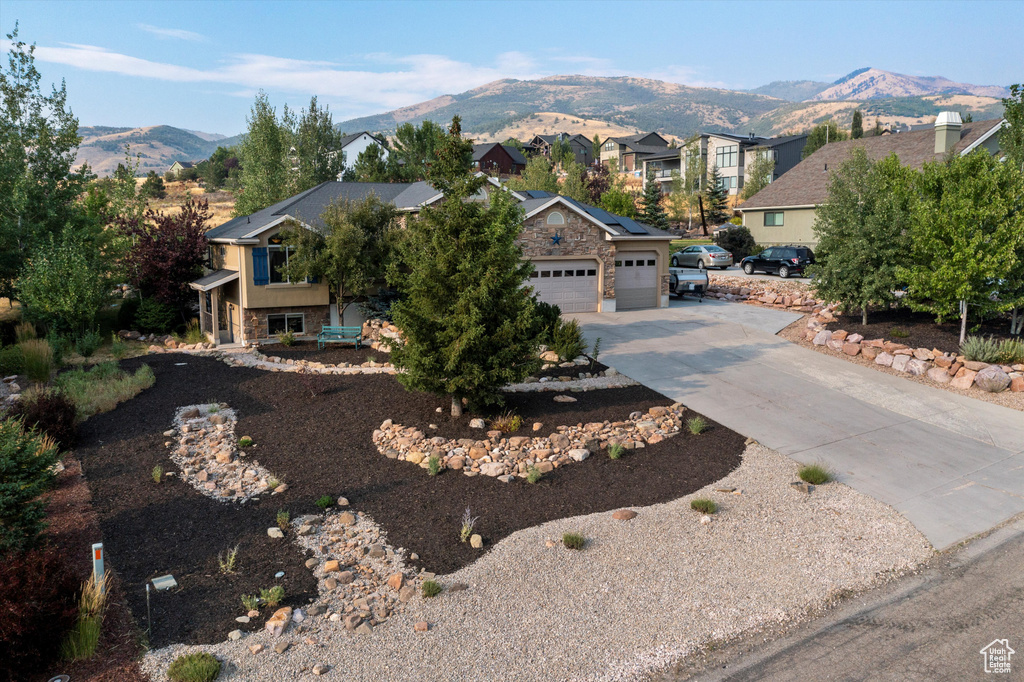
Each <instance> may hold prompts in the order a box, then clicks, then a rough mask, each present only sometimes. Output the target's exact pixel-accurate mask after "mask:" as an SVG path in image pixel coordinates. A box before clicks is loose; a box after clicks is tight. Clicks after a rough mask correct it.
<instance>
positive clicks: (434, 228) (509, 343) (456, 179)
mask: <svg viewBox="0 0 1024 682" xmlns="http://www.w3.org/2000/svg"><path fill="white" fill-rule="evenodd" d="M472 148H473V147H472V144H471V143H470V142H468V141H466V140H464V139H463V138H462V128H461V125H460V122H459V118H458V116H456V117H454V118H453V119H452V125H451V127H450V128H449V131H448V135H447V136H446V137H445V139H444V142H443V144H442V145H441V147H440V148H439V149H438V150H437V156H436V159H435V161H434V163H433V164H432V165H431V167H430V172H429V176H428V180H429V181H430V182H431V184H432V185H433V186H434V187H435V188H437V189H438V190H440V191H441V192H442V193H443V194H444V200H443V201H441V202H438V203H436V204H434V205H431V206H427V207H425V208H424V209H423V212H422V214H421V215H420V217H419V219H416V220H411V221H410V222H409V225H408V227H407V229H406V232H407V234H406V236H405V238H404V239H403V241H402V249H403V251H404V254H403V255H404V262H405V264H406V267H407V268H408V272H406V273H402V275H401V276H400V277H395V283H396V284H397V285H398V286H399V288H400V289H401V291H402V292H403V293H404V294H405V297H404V298H402V299H400V300H399V301H397V302H396V303H395V304H394V306H393V307H392V311H393V318H394V322H395V324H396V325H398V327H399V328H400V329H401V330H402V334H403V339H402V341H401V342H399V343H397V344H396V345H395V346H394V348H393V351H392V354H391V358H392V361H393V362H394V364H395V366H396V367H398V368H399V369H400V371H399V373H398V374H397V375H396V376H397V379H398V380H399V381H400V382H401V383H402V385H404V386H405V387H406V388H407V389H409V390H417V391H428V392H430V393H434V394H437V395H442V396H448V397H450V398H451V412H452V416H460V415H461V414H462V400H463V398H465V399H467V401H468V402H470V404H471V405H474V406H479V405H483V404H488V403H496V402H500V401H501V388H502V387H503V386H505V385H507V384H510V383H515V382H518V381H522V380H523V379H525V378H526V377H527V376H528V375H529V373H530V371H531V370H532V369H534V368H535V367H536V360H535V358H536V352H537V344H538V341H537V337H538V333H539V331H540V330H539V325H538V323H537V321H536V316H535V312H534V302H533V299H532V298H530V297H529V296H528V295H527V294H526V292H525V291H524V290H523V286H524V285H525V284H526V282H527V279H528V277H529V275H530V272H531V271H532V269H533V265H532V264H530V263H529V261H525V260H523V258H522V250H521V249H520V247H519V246H518V244H517V243H516V238H517V237H518V236H519V232H520V230H521V229H522V211H521V209H520V208H519V206H518V205H517V204H516V202H515V201H514V200H513V199H512V197H511V196H510V195H509V194H508V193H507V192H502V191H495V192H492V193H491V201H490V202H489V203H488V204H484V203H481V202H478V201H471V198H472V197H474V196H475V195H476V194H477V193H478V192H479V191H480V190H481V189H482V188H483V186H484V183H485V182H486V179H485V178H482V177H479V178H478V177H476V176H474V175H473V173H472V172H471V171H470V165H469V162H468V158H469V156H470V154H471V153H472Z"/></svg>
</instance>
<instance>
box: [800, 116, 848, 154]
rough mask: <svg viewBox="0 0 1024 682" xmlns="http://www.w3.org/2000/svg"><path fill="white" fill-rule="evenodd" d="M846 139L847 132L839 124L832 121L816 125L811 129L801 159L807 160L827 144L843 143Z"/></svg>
mask: <svg viewBox="0 0 1024 682" xmlns="http://www.w3.org/2000/svg"><path fill="white" fill-rule="evenodd" d="M846 137H847V136H846V131H845V130H843V129H842V128H840V127H839V124H838V123H836V122H835V121H834V120H832V119H829V120H827V121H825V122H824V123H821V124H819V125H816V126H814V128H812V129H811V132H810V134H808V135H807V144H805V145H804V150H803V152H801V158H803V159H806V158H807V157H808V156H810V155H811V154H813V153H814V152H816V151H818V150H819V149H821V148H822V147H824V146H825V145H826V144H830V143H832V142H842V141H843V140H845V139H846Z"/></svg>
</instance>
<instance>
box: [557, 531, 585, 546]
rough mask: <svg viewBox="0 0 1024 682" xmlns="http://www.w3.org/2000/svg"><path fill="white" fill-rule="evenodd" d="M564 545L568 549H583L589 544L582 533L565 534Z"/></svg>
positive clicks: (563, 536) (563, 537)
mask: <svg viewBox="0 0 1024 682" xmlns="http://www.w3.org/2000/svg"><path fill="white" fill-rule="evenodd" d="M562 544H563V545H565V547H566V549H583V546H584V545H585V544H587V539H586V538H585V537H583V535H581V534H580V533H564V534H563V535H562Z"/></svg>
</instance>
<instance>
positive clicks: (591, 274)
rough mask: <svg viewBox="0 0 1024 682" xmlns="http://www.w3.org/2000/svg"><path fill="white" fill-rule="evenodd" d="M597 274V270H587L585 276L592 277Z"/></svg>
mask: <svg viewBox="0 0 1024 682" xmlns="http://www.w3.org/2000/svg"><path fill="white" fill-rule="evenodd" d="M596 275H597V270H587V277H594V276H596Z"/></svg>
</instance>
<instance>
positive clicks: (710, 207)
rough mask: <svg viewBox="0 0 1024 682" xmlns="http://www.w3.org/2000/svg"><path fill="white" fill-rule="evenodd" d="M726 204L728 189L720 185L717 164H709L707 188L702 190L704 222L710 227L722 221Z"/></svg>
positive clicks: (720, 177)
mask: <svg viewBox="0 0 1024 682" xmlns="http://www.w3.org/2000/svg"><path fill="white" fill-rule="evenodd" d="M728 206H729V190H727V189H726V188H725V187H723V186H722V176H721V175H719V174H718V166H711V172H710V173H709V174H708V184H707V188H706V189H705V190H704V220H705V222H706V223H707V224H708V225H710V226H712V227H714V226H715V225H721V224H722V223H724V222H725V220H726V215H725V211H726V208H728Z"/></svg>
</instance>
